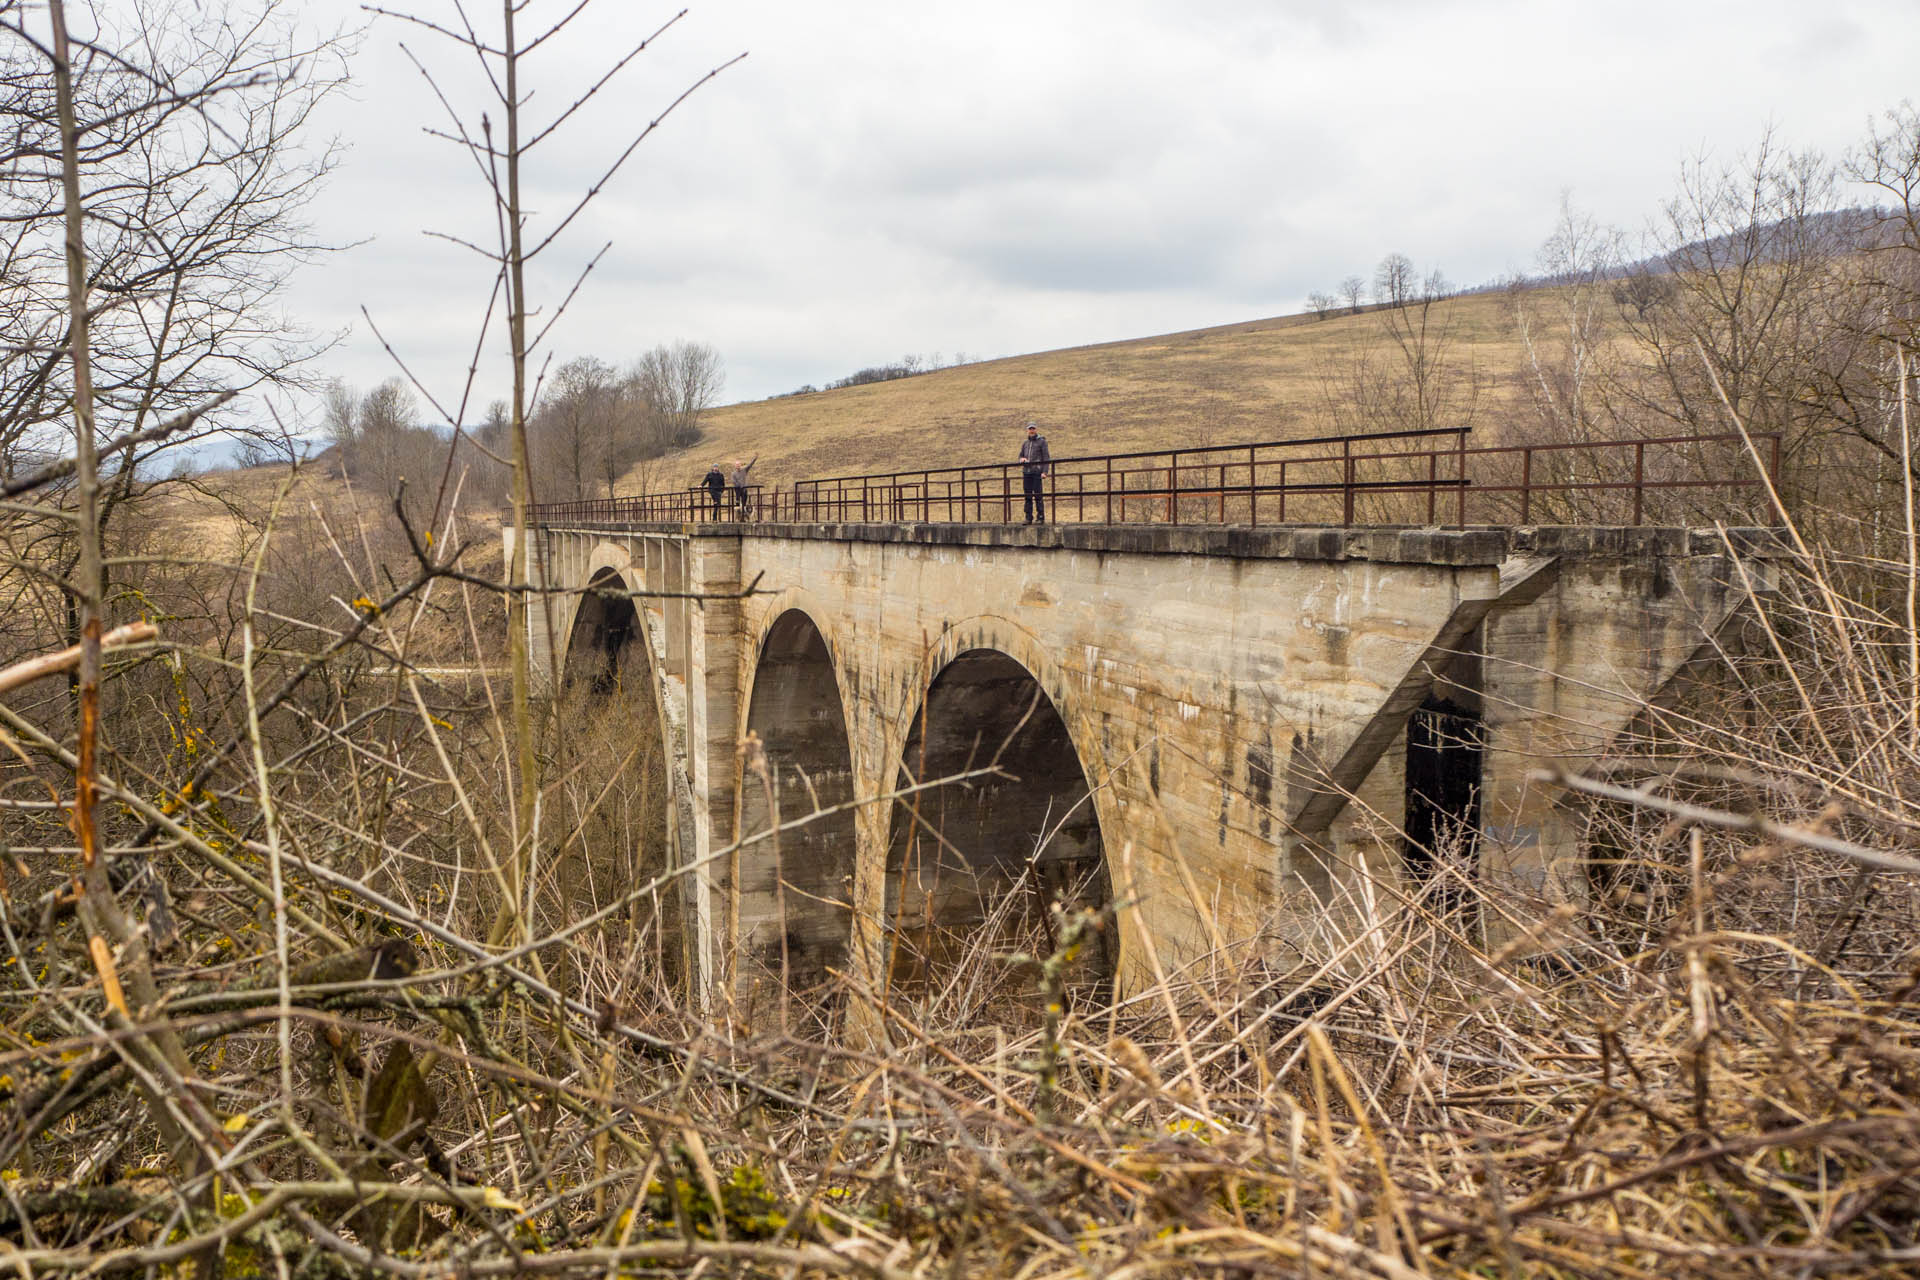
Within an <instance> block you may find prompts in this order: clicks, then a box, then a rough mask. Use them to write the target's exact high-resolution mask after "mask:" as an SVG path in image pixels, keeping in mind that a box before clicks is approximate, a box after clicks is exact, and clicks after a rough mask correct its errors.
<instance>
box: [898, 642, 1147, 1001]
mask: <svg viewBox="0 0 1920 1280" xmlns="http://www.w3.org/2000/svg"><path fill="white" fill-rule="evenodd" d="M989 767H995V768H998V769H999V770H1000V771H1001V772H1000V774H999V775H995V776H986V777H979V778H973V779H970V780H968V781H965V782H956V783H951V784H948V785H945V786H940V787H936V788H933V789H931V790H928V791H923V792H920V793H918V794H917V795H915V796H912V797H903V798H901V799H899V800H896V801H895V804H894V811H893V821H892V835H891V839H890V841H889V847H888V851H887V883H886V904H887V905H886V912H887V921H888V924H889V926H890V927H889V929H888V955H887V958H886V966H887V967H886V972H887V975H888V982H889V984H890V985H892V986H896V987H900V988H903V989H911V988H914V987H921V988H923V989H925V990H927V991H936V990H939V989H941V987H942V986H943V985H945V986H947V987H948V988H950V989H952V988H958V987H960V986H964V985H968V984H967V983H966V982H965V981H964V979H965V976H966V975H965V973H963V971H965V970H968V969H972V970H973V971H974V972H975V975H976V976H978V977H980V978H982V979H985V980H986V981H987V983H988V984H989V985H991V984H992V983H993V982H995V981H998V980H999V979H1001V978H1004V977H1005V976H1006V966H1005V965H1004V964H1003V963H1002V962H1001V961H1000V960H999V959H998V956H999V955H1001V954H1003V953H1005V952H1007V951H1010V950H1018V951H1025V952H1027V953H1028V954H1039V955H1045V954H1048V953H1051V952H1052V951H1053V950H1055V949H1056V948H1057V947H1058V946H1059V944H1060V941H1061V940H1060V938H1059V937H1058V936H1057V935H1056V922H1055V920H1054V918H1053V915H1052V912H1051V910H1050V908H1051V906H1052V904H1053V903H1055V902H1059V903H1061V904H1062V905H1063V906H1065V907H1066V908H1067V909H1069V910H1073V909H1076V908H1080V907H1105V906H1107V905H1108V904H1109V903H1110V902H1111V901H1112V896H1113V890H1112V883H1111V878H1110V876H1109V873H1108V870H1107V864H1106V853H1105V847H1104V843H1103V841H1102V838H1101V832H1100V821H1099V817H1098V814H1097V813H1096V812H1095V807H1094V802H1093V798H1092V796H1091V794H1090V788H1089V785H1088V781H1087V775H1086V771H1085V769H1084V768H1083V767H1082V765H1081V762H1080V755H1079V752H1078V751H1077V750H1076V749H1075V747H1074V743H1073V739H1072V736H1071V735H1070V734H1069V733H1068V731H1067V726H1066V723H1065V721H1064V720H1062V718H1061V716H1060V712H1059V710H1058V709H1057V708H1056V707H1055V706H1054V704H1053V702H1052V700H1051V699H1050V698H1049V697H1048V696H1047V693H1046V691H1045V689H1043V688H1042V687H1041V684H1040V682H1039V681H1038V680H1037V679H1035V677H1034V675H1033V673H1032V672H1030V671H1029V670H1028V669H1027V668H1026V667H1025V666H1023V665H1022V664H1021V663H1020V662H1019V661H1017V660H1016V659H1014V658H1012V657H1010V656H1009V655H1007V654H1006V653H1004V652H1001V651H1000V650H998V649H991V648H971V649H966V650H963V651H961V652H959V653H957V654H955V655H954V656H953V658H952V659H951V660H950V661H949V662H947V663H946V665H945V666H943V667H942V668H941V669H940V671H939V673H938V675H936V676H935V677H934V679H933V681H932V683H931V684H930V685H929V686H928V688H927V692H926V695H925V697H924V699H923V700H922V703H921V708H920V714H919V715H917V716H916V717H915V718H914V720H913V723H912V726H911V728H910V730H909V732H908V734H907V738H906V743H905V747H904V750H903V751H902V754H901V759H900V783H901V785H902V786H903V787H904V786H907V785H910V784H912V783H914V782H916V781H926V782H934V781H938V780H939V779H942V778H949V777H955V776H957V775H959V774H963V773H968V772H971V771H974V770H979V769H985V768H989ZM1112 939H1113V931H1112V930H1111V929H1110V928H1108V929H1103V930H1102V931H1100V932H1099V933H1098V934H1096V935H1095V937H1094V938H1093V940H1092V941H1091V942H1089V943H1087V944H1085V945H1084V949H1083V951H1082V953H1081V960H1080V962H1079V963H1078V964H1077V965H1076V968H1075V971H1074V975H1073V979H1072V981H1073V984H1074V985H1075V986H1076V987H1078V988H1080V989H1081V990H1083V991H1085V990H1087V989H1089V988H1092V989H1093V990H1095V991H1097V992H1100V993H1104V992H1106V991H1108V990H1110V989H1111V983H1112V979H1113V974H1114V966H1115V961H1116V958H1117V957H1116V954H1115V952H1116V948H1115V947H1114V945H1113V941H1112ZM1029 977H1030V975H1025V976H1023V977H1022V980H1021V983H1020V985H1021V987H1022V988H1023V989H1024V990H1025V991H1030V990H1031V985H1032V984H1031V982H1030V981H1028V980H1027V979H1028V978H1029Z"/></svg>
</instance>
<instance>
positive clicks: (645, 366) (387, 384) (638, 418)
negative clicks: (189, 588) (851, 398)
mask: <svg viewBox="0 0 1920 1280" xmlns="http://www.w3.org/2000/svg"><path fill="white" fill-rule="evenodd" d="M725 385H726V368H725V364H724V362H723V361H722V359H721V357H720V353H719V352H718V351H717V350H716V349H715V348H714V347H713V346H712V345H711V344H709V343H704V342H690V341H685V340H682V341H677V342H672V343H661V344H659V345H658V346H655V347H653V348H652V349H650V350H648V351H646V352H645V353H643V354H642V355H641V356H640V357H639V358H638V359H636V360H634V361H633V362H632V363H630V364H628V365H627V366H626V367H624V368H621V367H619V366H616V365H614V364H613V363H611V362H609V361H607V360H603V359H601V358H599V357H597V356H575V357H574V358H572V359H570V360H567V361H565V362H564V363H562V364H561V365H559V366H558V367H557V368H555V369H554V370H553V372H552V374H551V375H549V376H548V377H547V378H546V379H544V380H543V381H542V382H541V383H540V384H539V385H538V386H537V387H536V389H535V397H534V401H533V409H532V412H531V413H530V414H529V415H528V418H527V443H528V447H529V451H530V454H531V461H532V464H533V470H534V475H535V477H536V486H537V490H538V492H537V493H536V497H537V498H538V500H540V501H543V502H567V501H573V500H577V499H581V498H592V497H611V496H613V493H614V491H615V489H616V488H617V487H618V485H619V483H620V480H621V478H622V477H624V476H625V475H626V474H627V472H628V471H630V470H631V469H632V468H633V467H634V466H635V465H637V464H639V463H641V462H644V461H646V460H647V459H650V458H658V457H661V456H662V455H664V454H666V453H669V452H671V451H673V450H675V449H684V448H686V447H687V446H689V445H692V444H694V443H696V442H698V441H699V439H700V419H701V415H702V414H704V413H705V412H706V411H707V410H708V409H710V408H712V407H713V405H714V403H715V401H717V400H718V399H719V397H720V392H721V389H722V388H723V387H724V386H725ZM321 426H322V432H323V435H324V438H325V439H326V440H327V442H328V444H329V446H330V447H331V448H332V449H333V450H334V451H335V456H336V458H337V459H338V463H339V465H340V466H341V468H342V469H343V470H345V471H346V473H347V474H348V475H350V476H353V477H354V478H356V479H369V478H370V479H373V480H376V481H378V482H382V483H389V484H390V483H392V482H393V481H394V480H396V479H397V478H399V477H403V476H409V475H411V476H415V477H422V476H425V475H427V474H429V472H430V469H431V468H432V467H434V465H435V464H436V461H438V460H443V459H444V458H445V456H446V453H447V451H448V449H450V448H455V447H456V445H455V443H454V441H453V440H452V439H450V438H449V431H448V430H446V429H434V428H432V427H429V426H427V425H426V424H425V423H424V422H423V421H422V417H421V411H420V405H419V399H418V397H416V396H415V395H414V393H413V391H412V390H411V389H410V388H409V386H408V384H407V383H406V381H405V380H404V379H401V378H389V379H387V380H386V381H384V382H382V383H380V384H379V385H377V386H375V387H373V388H372V389H370V390H368V391H366V392H360V391H358V390H356V389H355V388H353V387H351V386H348V385H347V384H346V383H344V382H340V381H338V380H335V381H333V382H330V383H329V384H328V385H327V387H326V391H325V397H324V402H323V408H322V422H321ZM511 427H512V421H511V410H510V408H509V406H508V404H507V402H506V401H505V400H495V401H493V402H492V403H490V404H489V405H488V406H487V412H486V417H485V419H484V420H483V421H482V422H481V423H480V425H479V426H477V427H474V428H472V429H471V431H470V433H468V432H454V433H451V434H452V435H455V436H462V435H464V436H466V437H467V439H468V444H469V445H470V447H469V448H468V449H467V450H466V451H465V457H464V458H463V463H466V464H468V465H471V466H472V468H473V471H472V476H473V480H472V483H473V486H474V488H473V492H474V494H475V496H477V497H482V498H485V499H487V500H491V501H498V500H500V499H501V498H503V497H504V494H505V489H506V480H507V460H506V457H505V455H506V452H507V449H508V444H509V437H510V433H511Z"/></svg>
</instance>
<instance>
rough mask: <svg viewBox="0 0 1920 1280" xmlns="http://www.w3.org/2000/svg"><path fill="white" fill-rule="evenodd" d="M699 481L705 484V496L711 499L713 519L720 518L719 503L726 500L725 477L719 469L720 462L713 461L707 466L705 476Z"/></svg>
mask: <svg viewBox="0 0 1920 1280" xmlns="http://www.w3.org/2000/svg"><path fill="white" fill-rule="evenodd" d="M700 483H702V484H704V485H706V486H707V497H709V498H711V499H713V517H712V518H713V519H715V520H718V519H719V518H720V504H721V503H722V502H724V501H725V500H726V496H727V477H726V475H725V474H724V473H723V472H722V471H721V470H720V464H719V463H717V462H716V463H714V464H713V465H712V466H710V467H708V468H707V478H706V479H705V480H702V481H701V482H700Z"/></svg>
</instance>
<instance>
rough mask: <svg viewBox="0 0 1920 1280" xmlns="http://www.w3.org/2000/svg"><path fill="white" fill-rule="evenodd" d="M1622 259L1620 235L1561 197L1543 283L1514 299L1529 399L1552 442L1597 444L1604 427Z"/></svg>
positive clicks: (1517, 290) (1546, 247) (1541, 261)
mask: <svg viewBox="0 0 1920 1280" xmlns="http://www.w3.org/2000/svg"><path fill="white" fill-rule="evenodd" d="M1622 257H1623V254H1622V251H1621V248H1620V235H1619V233H1618V232H1616V231H1613V230H1611V229H1610V228H1606V227H1603V226H1601V225H1600V224H1599V223H1598V222H1596V221H1595V220H1594V218H1593V217H1592V215H1590V214H1588V213H1585V212H1583V211H1582V210H1580V209H1578V208H1576V207H1575V205H1574V203H1573V199H1572V197H1571V196H1570V195H1567V194H1562V195H1561V197H1560V214H1559V218H1558V219H1557V221H1556V222H1555V223H1554V228H1553V233H1552V234H1551V235H1550V236H1548V237H1547V240H1546V242H1545V243H1544V244H1542V245H1541V246H1540V251H1539V254H1538V258H1537V262H1538V265H1539V269H1540V278H1539V281H1538V283H1537V284H1535V283H1527V282H1516V284H1515V285H1514V286H1513V287H1512V289H1511V290H1510V292H1509V301H1510V309H1511V314H1512V317H1513V323H1514V327H1515V329H1516V330H1517V331H1518V332H1519V335H1520V342H1521V345H1522V347H1523V348H1524V349H1525V351H1526V360H1527V365H1526V371H1527V375H1528V376H1527V390H1528V398H1529V401H1530V403H1531V404H1532V406H1533V410H1534V414H1535V418H1536V424H1535V427H1534V430H1533V432H1532V433H1530V434H1534V435H1536V436H1538V437H1539V438H1543V439H1548V440H1566V441H1572V440H1579V439H1584V438H1591V437H1593V436H1594V435H1595V433H1596V432H1598V431H1600V430H1602V429H1603V428H1602V427H1601V426H1600V425H1599V424H1598V422H1597V421H1596V419H1597V418H1599V416H1600V415H1601V413H1602V411H1603V401H1604V397H1603V396H1601V395H1600V394H1599V383H1600V380H1601V377H1602V373H1603V361H1604V359H1605V357H1606V355H1607V353H1608V351H1609V350H1610V345H1609V342H1608V335H1607V319H1608V316H1607V303H1608V300H1609V298H1610V297H1611V290H1610V289H1609V287H1608V280H1609V278H1610V276H1611V275H1612V274H1613V272H1614V271H1615V270H1616V269H1617V268H1618V267H1619V265H1620V262H1621V259H1622Z"/></svg>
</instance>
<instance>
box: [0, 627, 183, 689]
mask: <svg viewBox="0 0 1920 1280" xmlns="http://www.w3.org/2000/svg"><path fill="white" fill-rule="evenodd" d="M159 635H160V631H159V629H158V628H157V627H155V626H154V625H153V624H152V623H151V622H130V623H128V624H127V625H126V626H124V627H115V628H114V629H113V630H112V631H109V632H107V634H105V635H104V636H101V637H100V648H101V650H102V651H103V652H104V651H105V650H108V649H125V648H128V647H129V646H131V645H136V644H146V643H147V642H148V641H151V640H155V639H158V638H159ZM79 665H80V646H79V645H77V644H76V645H73V646H71V647H69V648H66V649H62V650H60V652H58V653H48V654H42V655H41V656H40V657H38V658H28V659H27V660H26V661H25V662H16V663H14V664H13V665H12V666H10V667H8V668H7V669H6V670H5V671H0V694H4V693H12V692H13V691H14V690H15V689H18V688H19V687H20V686H22V685H27V684H32V683H33V682H34V681H35V680H44V679H46V678H47V677H48V676H54V675H60V674H62V673H63V672H67V671H71V670H73V669H74V668H75V667H77V666H79Z"/></svg>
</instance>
